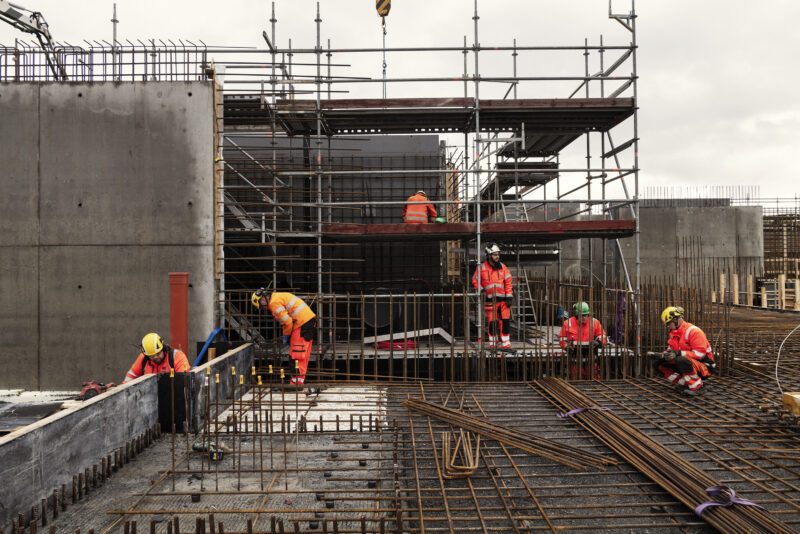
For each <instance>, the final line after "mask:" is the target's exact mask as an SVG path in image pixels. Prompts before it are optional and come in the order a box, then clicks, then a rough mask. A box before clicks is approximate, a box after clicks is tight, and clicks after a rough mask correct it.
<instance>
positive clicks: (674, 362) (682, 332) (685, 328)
mask: <svg viewBox="0 0 800 534" xmlns="http://www.w3.org/2000/svg"><path fill="white" fill-rule="evenodd" d="M683 314H684V309H683V308H680V307H676V306H668V307H666V308H664V311H663V312H661V321H662V322H663V323H664V326H666V327H667V328H668V329H669V339H667V346H668V347H669V349H667V350H666V351H664V352H663V353H662V354H661V360H660V361H659V365H658V370H659V371H661V372H662V373H663V374H664V377H665V378H666V379H667V380H669V382H670V383H671V384H674V385H675V386H678V387H679V388H681V390H682V391H683V392H684V393H686V394H688V395H696V394H697V393H698V392H699V391H700V388H702V387H703V379H704V378H708V377H709V376H711V374H712V373H713V372H714V371H715V368H716V364H715V363H714V354H713V353H712V352H711V344H710V343H709V342H708V338H707V337H706V334H705V333H704V332H703V331H702V330H701V329H700V328H699V327H697V326H695V325H693V324H691V323H689V322H687V321H684V319H683Z"/></svg>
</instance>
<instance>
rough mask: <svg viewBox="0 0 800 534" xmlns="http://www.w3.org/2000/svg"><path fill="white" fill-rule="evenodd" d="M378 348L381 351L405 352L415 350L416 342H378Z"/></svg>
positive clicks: (407, 340)
mask: <svg viewBox="0 0 800 534" xmlns="http://www.w3.org/2000/svg"><path fill="white" fill-rule="evenodd" d="M378 348H379V349H381V350H405V349H415V348H417V342H416V341H414V340H413V339H406V340H404V341H394V342H391V341H379V342H378Z"/></svg>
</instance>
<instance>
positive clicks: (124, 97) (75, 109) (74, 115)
mask: <svg viewBox="0 0 800 534" xmlns="http://www.w3.org/2000/svg"><path fill="white" fill-rule="evenodd" d="M41 91H42V93H41V99H42V103H43V104H42V115H41V146H42V150H41V177H42V199H41V202H42V210H41V229H42V235H41V241H42V244H47V245H58V244H64V243H69V244H74V245H84V244H102V245H105V244H116V243H126V244H145V245H151V244H172V243H192V244H200V243H205V244H211V243H213V209H212V201H213V196H212V195H213V175H212V173H211V172H210V169H211V168H212V165H213V150H211V149H212V147H213V114H212V110H213V104H212V93H211V86H210V85H209V84H205V83H183V82H174V83H173V82H154V83H140V84H121V83H120V84H69V85H55V84H46V85H43V86H42V89H41ZM189 95H191V96H189Z"/></svg>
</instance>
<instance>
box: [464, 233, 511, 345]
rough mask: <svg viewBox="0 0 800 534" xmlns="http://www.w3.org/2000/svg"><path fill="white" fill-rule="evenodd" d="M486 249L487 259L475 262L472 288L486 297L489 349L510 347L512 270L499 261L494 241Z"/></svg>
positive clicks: (484, 307) (484, 305)
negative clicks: (477, 263) (476, 264)
mask: <svg viewBox="0 0 800 534" xmlns="http://www.w3.org/2000/svg"><path fill="white" fill-rule="evenodd" d="M485 252H486V261H484V262H483V263H481V264H480V265H478V267H477V268H476V269H475V274H474V275H472V287H474V288H475V289H476V290H478V291H480V292H481V293H483V294H484V296H485V301H484V303H483V309H484V311H485V312H486V325H487V326H488V331H489V348H490V349H495V348H499V349H500V350H511V302H512V300H513V297H514V294H513V284H512V280H511V271H509V270H508V267H506V266H505V264H504V263H502V262H501V261H500V247H498V246H497V244H496V243H489V245H488V246H487V247H486V249H485ZM479 277H480V284H479V283H478V279H479Z"/></svg>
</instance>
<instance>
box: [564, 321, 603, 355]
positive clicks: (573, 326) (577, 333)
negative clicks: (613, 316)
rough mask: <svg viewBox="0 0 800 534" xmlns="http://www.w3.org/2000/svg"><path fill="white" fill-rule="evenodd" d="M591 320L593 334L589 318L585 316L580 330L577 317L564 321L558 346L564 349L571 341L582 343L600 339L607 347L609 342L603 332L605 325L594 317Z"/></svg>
mask: <svg viewBox="0 0 800 534" xmlns="http://www.w3.org/2000/svg"><path fill="white" fill-rule="evenodd" d="M591 319H592V320H591V332H590V329H589V325H590V322H589V317H588V316H587V315H584V316H583V322H582V323H581V325H580V329H579V328H578V318H577V317H575V316H572V317H570V318H569V319H567V320H566V321H564V324H562V325H561V333H560V334H559V335H558V345H559V346H560V347H561V348H562V349H563V348H564V347H566V346H567V345H568V344H569V343H570V342H571V341H574V342H576V343H582V342H587V341H592V340H594V339H595V338H598V337H599V338H600V342H601V343H602V344H603V346H604V347H605V346H606V343H607V340H606V332H605V330H603V325H602V324H601V323H600V321H598V320H597V319H595V318H594V317H592V318H591Z"/></svg>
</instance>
